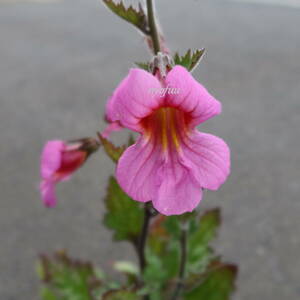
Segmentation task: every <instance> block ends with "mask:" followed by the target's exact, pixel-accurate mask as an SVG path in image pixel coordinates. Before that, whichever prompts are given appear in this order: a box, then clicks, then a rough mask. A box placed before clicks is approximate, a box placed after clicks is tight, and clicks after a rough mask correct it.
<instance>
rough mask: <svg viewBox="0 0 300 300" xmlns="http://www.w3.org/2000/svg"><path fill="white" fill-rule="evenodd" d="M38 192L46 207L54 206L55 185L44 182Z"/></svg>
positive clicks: (50, 182)
mask: <svg viewBox="0 0 300 300" xmlns="http://www.w3.org/2000/svg"><path fill="white" fill-rule="evenodd" d="M40 191H41V195H42V200H43V202H44V204H45V206H47V207H53V206H55V205H56V196H55V183H54V182H52V181H47V180H44V181H42V182H41V184H40Z"/></svg>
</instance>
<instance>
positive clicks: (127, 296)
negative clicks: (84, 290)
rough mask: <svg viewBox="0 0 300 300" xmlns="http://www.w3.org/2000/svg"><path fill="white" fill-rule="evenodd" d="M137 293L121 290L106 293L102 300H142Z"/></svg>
mask: <svg viewBox="0 0 300 300" xmlns="http://www.w3.org/2000/svg"><path fill="white" fill-rule="evenodd" d="M141 299H142V298H141V296H139V295H138V294H137V292H136V291H131V290H126V289H119V290H112V291H108V292H106V293H105V294H104V295H103V297H102V300H141Z"/></svg>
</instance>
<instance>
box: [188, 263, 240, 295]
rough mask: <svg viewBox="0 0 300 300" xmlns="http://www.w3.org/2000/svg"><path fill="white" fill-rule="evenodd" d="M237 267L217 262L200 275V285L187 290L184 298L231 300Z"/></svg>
mask: <svg viewBox="0 0 300 300" xmlns="http://www.w3.org/2000/svg"><path fill="white" fill-rule="evenodd" d="M236 276H237V267H236V266H234V265H230V264H223V263H221V262H215V263H214V264H212V265H211V266H210V268H209V269H208V271H207V272H206V273H205V274H204V275H203V274H202V275H200V276H199V282H198V285H196V286H195V287H194V288H193V289H191V290H190V291H188V292H186V293H185V295H184V300H200V299H205V300H229V299H230V294H231V293H232V292H233V291H234V289H235V284H234V283H235V279H236Z"/></svg>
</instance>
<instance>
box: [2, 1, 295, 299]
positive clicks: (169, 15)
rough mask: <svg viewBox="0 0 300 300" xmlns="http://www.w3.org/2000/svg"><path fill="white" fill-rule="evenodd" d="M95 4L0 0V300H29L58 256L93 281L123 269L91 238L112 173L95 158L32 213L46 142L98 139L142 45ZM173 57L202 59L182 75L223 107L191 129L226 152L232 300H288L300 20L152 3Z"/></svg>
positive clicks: (217, 198)
mask: <svg viewBox="0 0 300 300" xmlns="http://www.w3.org/2000/svg"><path fill="white" fill-rule="evenodd" d="M99 2H100V0H98V1H96V0H72V1H71V0H66V1H57V2H51V1H42V0H40V1H39V2H30V1H27V2H25V1H24V2H22V1H19V2H18V1H13V2H12V1H11V2H10V1H6V2H4V0H0V128H1V131H0V134H1V136H0V141H1V143H0V150H1V151H0V160H1V169H0V190H1V200H0V241H1V242H0V299H1V300H20V299H25V300H27V299H28V300H36V299H38V296H37V295H38V280H37V278H36V275H35V270H34V261H35V259H36V257H37V254H38V253H40V252H44V251H53V250H54V249H58V248H66V249H70V252H71V253H72V254H73V255H74V256H78V257H81V258H92V260H93V261H94V262H95V263H97V264H99V265H102V266H103V267H104V268H105V269H107V270H108V269H110V268H111V264H112V261H113V260H116V259H133V253H132V251H131V248H130V247H129V246H128V245H126V244H124V243H121V244H113V243H112V242H111V235H110V233H109V232H108V231H106V230H105V229H103V227H102V226H101V216H102V214H103V203H102V198H103V195H104V194H105V186H106V181H107V178H108V176H109V174H111V173H112V172H113V167H114V166H113V164H112V163H111V162H110V161H109V160H108V159H107V158H106V157H105V155H104V154H103V153H102V152H101V151H100V152H99V153H98V154H97V155H95V156H94V157H93V158H91V159H90V160H89V161H88V163H87V164H86V166H84V168H82V169H81V170H80V172H78V173H77V174H76V175H75V176H74V178H73V179H72V180H71V181H70V182H67V183H65V184H63V185H61V186H59V188H58V194H59V200H60V201H59V204H58V206H57V207H56V208H55V209H52V210H48V209H46V208H44V207H43V206H42V204H41V201H40V199H39V193H38V190H37V186H38V180H39V155H40V151H41V148H42V146H43V143H44V142H45V141H46V140H48V139H53V138H62V139H72V138H77V137H84V136H90V135H93V134H94V133H95V132H96V131H97V130H102V129H103V128H104V123H103V121H102V115H103V111H104V106H105V101H106V99H107V97H108V96H109V95H110V93H111V92H112V91H113V89H114V87H115V86H116V85H117V84H118V82H119V81H120V80H121V78H122V77H124V76H125V74H126V73H127V71H128V68H130V67H131V66H132V65H133V64H132V62H133V61H143V60H147V59H148V53H147V51H146V50H145V49H146V48H145V46H144V43H143V39H142V38H141V36H139V35H138V34H137V33H136V32H135V30H134V29H132V28H131V27H130V26H129V25H128V26H127V25H126V24H125V23H124V22H122V21H121V20H118V19H117V18H116V17H114V16H113V15H112V14H111V13H110V12H109V11H107V10H106V9H105V8H104V7H103V6H102V5H101V4H100V3H99ZM157 2H160V3H159V5H158V10H159V15H160V20H161V24H162V25H163V28H164V31H165V34H166V37H167V41H168V43H169V46H170V48H171V49H172V50H179V51H181V52H183V51H184V50H186V49H188V48H190V47H191V48H197V47H205V48H206V49H207V55H206V56H205V58H204V59H203V60H202V63H201V65H200V67H199V68H198V69H197V70H196V71H195V73H194V75H195V77H197V78H198V79H199V80H200V81H201V82H202V83H204V84H205V85H206V87H207V88H208V89H209V90H210V91H211V92H212V93H213V94H214V95H215V96H216V97H217V98H218V99H220V100H221V101H222V103H223V108H224V109H223V114H222V115H221V116H219V117H217V118H215V119H213V120H210V121H209V122H207V123H206V124H204V125H203V126H201V129H202V130H203V131H206V132H211V133H213V134H216V135H219V136H221V137H222V138H224V139H225V140H226V141H228V143H229V144H230V146H231V149H232V175H231V177H230V179H229V180H228V182H227V183H226V184H225V185H224V186H223V187H222V188H221V190H219V191H218V192H207V193H206V195H205V198H204V200H203V202H202V204H201V205H202V207H203V209H204V208H206V207H214V206H216V205H218V206H221V207H222V209H223V219H224V221H223V227H222V230H221V232H220V235H219V240H218V242H217V248H218V249H219V252H221V253H222V254H223V256H224V258H225V259H226V260H228V261H233V262H237V263H238V264H239V265H240V276H239V281H238V290H237V292H236V294H235V299H236V300H238V299H239V300H254V299H255V300H256V299H257V300H298V299H300V297H299V296H300V282H299V278H300V255H299V253H300V251H299V249H300V235H299V233H300V218H299V215H300V202H299V195H300V180H299V179H300V165H299V164H300V150H299V149H300V101H299V95H300V84H299V83H300V82H299V81H300V76H299V75H300V52H299V49H300V35H299V28H300V9H296V8H293V7H288V6H286V7H285V6H279V5H278V6H276V5H260V4H251V3H241V2H238V1H237V2H235V1H232V2H231V1H229V0H228V1H226V0H223V1H221V0H220V1H217V0H214V1H213V0H210V1H200V0H198V1H196V0H185V1H179V0H176V1H175V0H172V1H157ZM117 136H118V137H119V138H120V140H122V139H123V140H124V139H125V138H126V134H120V135H117Z"/></svg>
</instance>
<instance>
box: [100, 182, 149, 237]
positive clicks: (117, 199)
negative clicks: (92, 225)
mask: <svg viewBox="0 0 300 300" xmlns="http://www.w3.org/2000/svg"><path fill="white" fill-rule="evenodd" d="M105 204H106V208H107V213H106V214H105V216H104V224H105V225H106V226H107V227H108V228H110V229H112V230H114V232H115V233H114V239H115V240H119V241H120V240H130V241H132V242H136V241H137V238H138V236H139V233H140V230H141V228H142V224H143V219H144V211H143V209H142V208H141V207H140V205H139V202H136V201H134V200H132V199H131V198H130V197H129V196H127V194H126V193H125V192H124V191H123V190H122V189H121V187H120V186H119V185H118V183H117V181H116V179H115V178H114V177H110V179H109V185H108V189H107V195H106V198H105Z"/></svg>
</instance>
